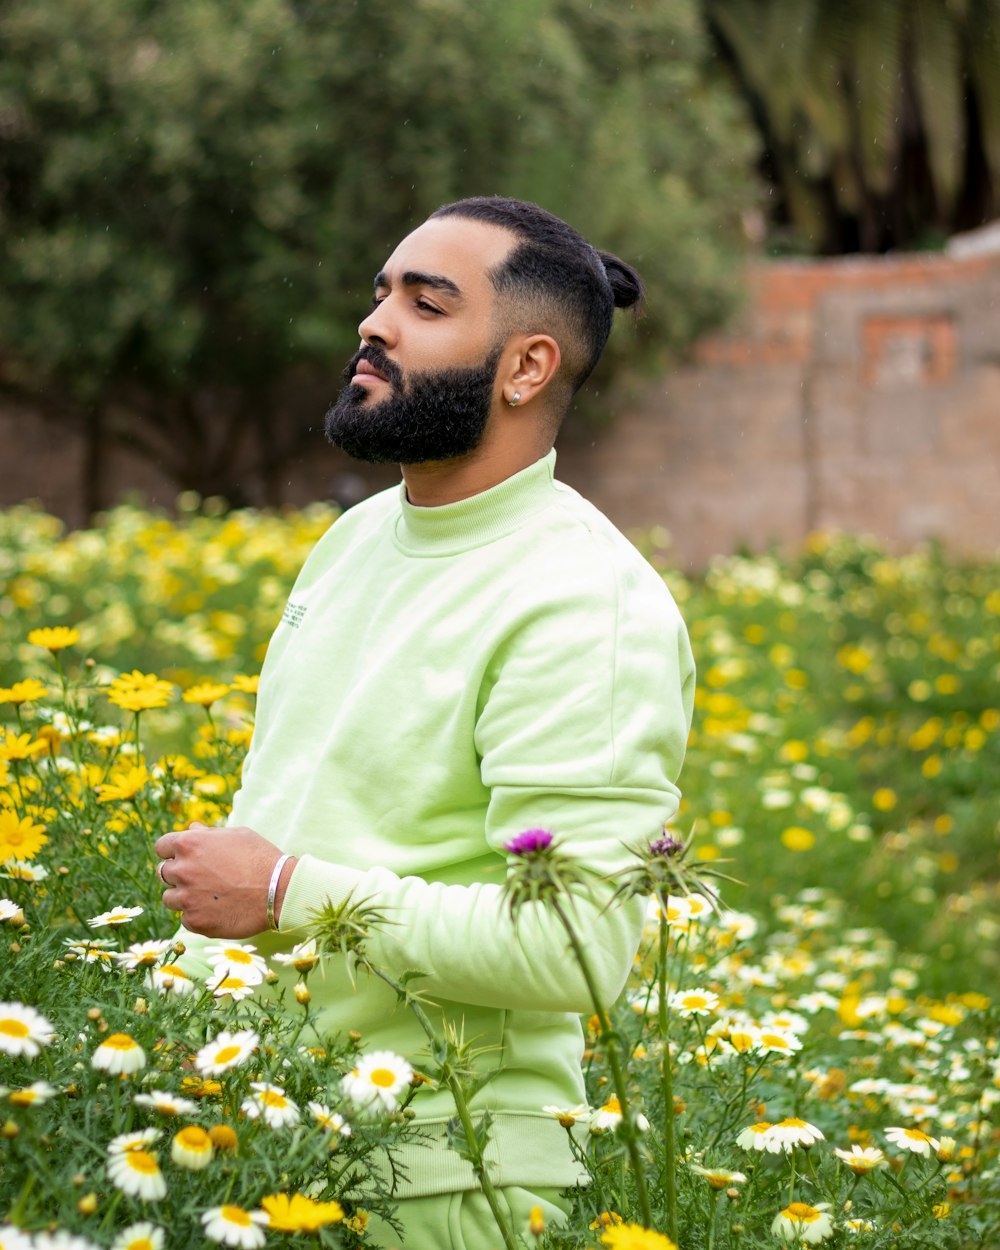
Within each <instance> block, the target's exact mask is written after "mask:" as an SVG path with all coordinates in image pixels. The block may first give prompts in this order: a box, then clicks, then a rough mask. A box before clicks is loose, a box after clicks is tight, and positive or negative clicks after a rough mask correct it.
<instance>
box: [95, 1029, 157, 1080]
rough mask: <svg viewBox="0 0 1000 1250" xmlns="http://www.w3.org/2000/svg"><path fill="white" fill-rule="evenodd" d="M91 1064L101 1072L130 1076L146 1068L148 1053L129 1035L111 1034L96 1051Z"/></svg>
mask: <svg viewBox="0 0 1000 1250" xmlns="http://www.w3.org/2000/svg"><path fill="white" fill-rule="evenodd" d="M90 1062H91V1066H92V1067H95V1068H97V1069H98V1070H99V1071H101V1072H108V1073H110V1074H111V1075H112V1076H118V1075H121V1074H124V1075H126V1076H128V1075H130V1074H131V1073H133V1072H139V1071H140V1070H141V1069H142V1068H144V1067H145V1066H146V1052H145V1051H144V1050H143V1049H142V1047H141V1046H140V1045H139V1043H138V1042H137V1041H136V1040H135V1038H133V1037H129V1035H128V1034H127V1033H111V1034H109V1035H108V1036H107V1037H106V1038H105V1039H104V1041H103V1042H101V1044H100V1046H98V1048H97V1049H96V1050H95V1051H94V1055H93V1058H92V1059H91V1061H90Z"/></svg>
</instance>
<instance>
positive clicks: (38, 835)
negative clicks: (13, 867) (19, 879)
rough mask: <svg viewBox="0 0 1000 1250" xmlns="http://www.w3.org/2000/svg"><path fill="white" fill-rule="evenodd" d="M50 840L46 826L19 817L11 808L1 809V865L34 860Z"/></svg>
mask: <svg viewBox="0 0 1000 1250" xmlns="http://www.w3.org/2000/svg"><path fill="white" fill-rule="evenodd" d="M48 840H49V839H48V837H47V836H46V834H45V826H44V825H39V824H36V823H35V821H33V820H32V819H31V817H30V816H18V814H17V812H14V811H11V810H10V808H9V807H4V808H0V864H5V863H6V862H7V861H8V860H18V861H23V860H30V859H34V858H35V856H36V855H37V854H38V852H39V851H40V850H41V849H42V847H43V846H44V845H45V843H46V842H48Z"/></svg>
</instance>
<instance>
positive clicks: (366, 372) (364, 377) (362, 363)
mask: <svg viewBox="0 0 1000 1250" xmlns="http://www.w3.org/2000/svg"><path fill="white" fill-rule="evenodd" d="M351 381H352V382H386V381H388V379H387V378H385V377H383V375H382V374H381V373H379V371H378V370H377V369H376V368H375V366H374V365H372V364H369V363H368V361H367V360H359V361H358V363H357V364H356V365H355V366H354V376H353V377H352V378H351Z"/></svg>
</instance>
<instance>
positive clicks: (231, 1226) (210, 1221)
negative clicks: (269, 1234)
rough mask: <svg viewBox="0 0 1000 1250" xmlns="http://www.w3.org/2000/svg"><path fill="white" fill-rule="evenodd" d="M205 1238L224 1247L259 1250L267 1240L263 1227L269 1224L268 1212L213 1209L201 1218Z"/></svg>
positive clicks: (228, 1208) (227, 1208)
mask: <svg viewBox="0 0 1000 1250" xmlns="http://www.w3.org/2000/svg"><path fill="white" fill-rule="evenodd" d="M201 1222H202V1224H204V1226H205V1236H206V1237H207V1238H208V1239H209V1240H210V1241H215V1242H218V1243H219V1244H220V1245H222V1246H237V1247H239V1250H258V1247H259V1246H262V1245H263V1244H264V1242H265V1240H266V1238H265V1234H264V1229H263V1228H261V1225H262V1224H263V1225H265V1226H266V1225H267V1224H269V1223H270V1222H271V1221H270V1217H269V1216H268V1214H267V1212H266V1211H244V1209H243V1208H242V1207H234V1206H225V1207H212V1209H211V1210H210V1211H206V1212H205V1213H204V1215H203V1216H202V1217H201Z"/></svg>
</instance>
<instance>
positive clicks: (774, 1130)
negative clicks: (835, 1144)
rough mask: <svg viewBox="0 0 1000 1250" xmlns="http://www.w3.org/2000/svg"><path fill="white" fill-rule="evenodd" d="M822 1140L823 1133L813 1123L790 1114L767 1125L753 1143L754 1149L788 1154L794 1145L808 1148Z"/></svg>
mask: <svg viewBox="0 0 1000 1250" xmlns="http://www.w3.org/2000/svg"><path fill="white" fill-rule="evenodd" d="M754 1127H756V1126H754ZM741 1136H742V1134H741ZM822 1140H823V1133H822V1132H821V1130H820V1129H818V1128H817V1127H816V1126H815V1124H807V1123H806V1121H805V1120H800V1119H798V1118H797V1117H796V1116H791V1117H789V1118H788V1119H786V1120H780V1121H779V1122H778V1123H777V1124H771V1125H769V1126H768V1127H767V1129H766V1130H764V1132H763V1133H761V1135H760V1143H759V1144H758V1142H756V1141H755V1142H754V1143H753V1144H754V1148H755V1149H757V1150H766V1151H768V1152H770V1153H771V1154H778V1153H784V1154H789V1153H790V1152H791V1151H792V1150H794V1148H795V1147H796V1146H803V1147H805V1148H808V1147H809V1146H813V1145H815V1144H816V1142H818V1141H822ZM740 1144H742V1143H740Z"/></svg>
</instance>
